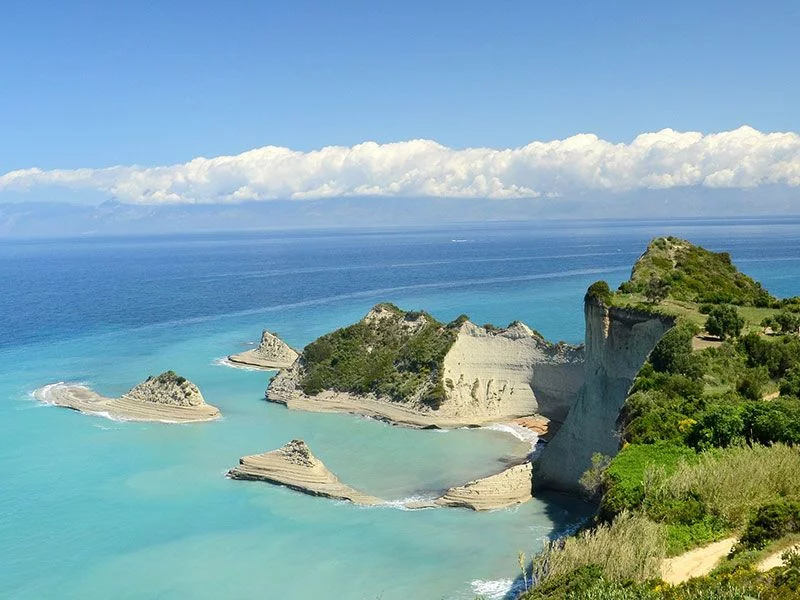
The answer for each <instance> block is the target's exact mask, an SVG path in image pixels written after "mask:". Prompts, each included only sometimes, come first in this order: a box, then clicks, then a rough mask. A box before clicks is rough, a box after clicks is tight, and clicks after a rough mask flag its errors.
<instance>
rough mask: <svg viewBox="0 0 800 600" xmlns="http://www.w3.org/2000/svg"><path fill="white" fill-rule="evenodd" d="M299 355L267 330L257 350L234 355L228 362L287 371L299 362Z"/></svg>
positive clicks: (263, 333)
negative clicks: (295, 362) (296, 361)
mask: <svg viewBox="0 0 800 600" xmlns="http://www.w3.org/2000/svg"><path fill="white" fill-rule="evenodd" d="M297 357H298V354H297V352H296V351H295V350H294V349H292V348H291V347H290V346H288V345H287V344H286V342H284V341H283V340H282V339H280V338H279V337H278V336H277V335H275V334H274V333H271V332H269V331H267V330H266V329H265V330H264V331H263V332H262V333H261V343H259V345H258V347H257V348H253V349H252V350H247V351H245V352H241V353H239V354H232V355H230V356H229V357H228V360H229V361H231V362H234V363H240V364H244V365H250V366H254V367H262V368H264V369H286V368H288V367H290V366H292V363H294V361H295V360H297Z"/></svg>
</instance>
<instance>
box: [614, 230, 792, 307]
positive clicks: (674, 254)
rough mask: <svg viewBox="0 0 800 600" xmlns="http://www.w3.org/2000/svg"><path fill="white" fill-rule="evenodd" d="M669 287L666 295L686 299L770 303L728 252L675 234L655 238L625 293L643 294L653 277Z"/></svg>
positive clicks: (754, 304) (761, 304) (714, 302)
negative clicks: (710, 248) (696, 244)
mask: <svg viewBox="0 0 800 600" xmlns="http://www.w3.org/2000/svg"><path fill="white" fill-rule="evenodd" d="M654 279H655V280H661V281H663V282H665V283H666V284H667V285H668V286H669V296H670V297H671V298H673V299H675V300H679V301H688V302H697V303H702V302H709V303H712V304H723V303H724V304H738V305H743V306H760V307H766V306H772V305H773V304H775V303H776V302H777V300H776V299H775V298H773V297H772V296H771V295H770V294H769V292H767V291H766V290H765V289H763V288H762V287H761V284H760V283H758V282H756V281H754V280H753V279H751V278H750V277H748V276H747V275H744V274H743V273H740V272H739V271H738V270H737V269H736V267H735V266H734V265H733V264H732V263H731V257H730V255H729V254H728V253H727V252H711V251H709V250H706V249H705V248H701V247H700V246H695V245H693V244H690V243H689V242H687V241H685V240H680V239H678V238H674V237H666V238H656V239H654V240H653V241H652V242H650V244H649V245H648V247H647V251H646V252H645V253H644V254H643V255H642V256H641V258H639V260H638V261H636V265H634V267H633V271H632V273H631V278H630V280H629V281H627V282H626V283H624V284H622V286H621V287H620V291H622V292H624V293H626V294H637V293H638V294H645V292H646V290H647V288H648V286H649V285H650V284H651V281H653V280H654Z"/></svg>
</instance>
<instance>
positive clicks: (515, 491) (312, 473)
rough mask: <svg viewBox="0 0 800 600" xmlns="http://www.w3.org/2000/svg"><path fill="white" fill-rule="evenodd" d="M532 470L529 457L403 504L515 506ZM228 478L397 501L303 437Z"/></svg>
mask: <svg viewBox="0 0 800 600" xmlns="http://www.w3.org/2000/svg"><path fill="white" fill-rule="evenodd" d="M531 469H532V467H531V463H530V461H526V462H524V463H521V464H516V465H513V466H511V467H509V468H507V469H505V470H504V471H502V472H500V473H497V474H495V475H490V476H489V477H484V478H483V479H477V480H475V481H470V482H469V483H466V484H464V485H462V486H457V487H453V488H451V489H449V490H447V492H445V494H444V495H443V496H441V497H439V498H436V499H432V500H410V501H408V502H404V503H402V504H401V505H402V507H403V508H406V509H422V508H437V507H456V508H470V509H472V510H494V509H499V508H507V507H509V506H515V505H517V504H521V503H522V502H526V501H528V500H530V499H531ZM228 477H230V478H231V479H246V480H251V481H265V482H267V483H272V484H276V485H283V486H286V487H288V488H290V489H293V490H296V491H298V492H302V493H304V494H309V495H311V496H320V497H323V498H331V499H334V500H347V501H349V502H352V503H354V504H360V505H363V506H374V505H378V504H383V505H397V504H398V503H397V502H387V501H386V500H382V499H380V498H376V497H375V496H370V495H368V494H364V493H362V492H360V491H358V490H356V489H353V488H352V487H350V486H349V485H347V484H344V483H342V482H341V481H339V478H338V477H336V475H334V474H333V473H331V472H330V471H329V470H328V468H327V467H326V466H325V465H324V464H323V462H322V461H321V460H319V459H318V458H317V457H316V456H314V455H313V454H312V453H311V450H310V449H309V448H308V446H307V445H306V443H305V442H303V441H302V440H292V441H291V442H289V443H288V444H286V445H285V446H283V447H281V448H278V449H277V450H273V451H272V452H265V453H264V454H255V455H252V456H244V457H242V458H240V459H239V465H238V466H236V467H234V468H233V469H231V470H230V471H228Z"/></svg>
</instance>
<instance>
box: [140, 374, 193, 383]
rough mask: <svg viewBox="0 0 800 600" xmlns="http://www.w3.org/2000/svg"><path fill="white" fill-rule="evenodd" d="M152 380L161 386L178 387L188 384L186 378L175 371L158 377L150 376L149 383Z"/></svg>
mask: <svg viewBox="0 0 800 600" xmlns="http://www.w3.org/2000/svg"><path fill="white" fill-rule="evenodd" d="M152 380H155V381H156V382H157V383H160V384H170V383H175V384H177V385H183V384H184V383H186V378H185V377H181V376H180V375H178V374H177V373H175V371H164V372H163V373H161V375H157V376H156V377H153V376H152V375H150V376H149V377H148V378H147V381H152Z"/></svg>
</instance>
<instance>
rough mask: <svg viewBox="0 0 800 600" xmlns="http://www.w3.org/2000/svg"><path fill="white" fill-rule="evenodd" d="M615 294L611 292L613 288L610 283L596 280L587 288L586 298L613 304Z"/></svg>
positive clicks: (608, 304)
mask: <svg viewBox="0 0 800 600" xmlns="http://www.w3.org/2000/svg"><path fill="white" fill-rule="evenodd" d="M613 297H614V295H613V294H612V293H611V288H609V287H608V283H606V282H605V281H603V280H600V281H595V282H594V283H593V284H592V285H590V286H589V289H588V290H586V299H593V300H599V301H600V302H602V303H603V304H605V305H606V306H611V304H612V301H613Z"/></svg>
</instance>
